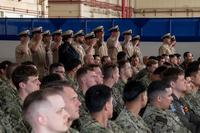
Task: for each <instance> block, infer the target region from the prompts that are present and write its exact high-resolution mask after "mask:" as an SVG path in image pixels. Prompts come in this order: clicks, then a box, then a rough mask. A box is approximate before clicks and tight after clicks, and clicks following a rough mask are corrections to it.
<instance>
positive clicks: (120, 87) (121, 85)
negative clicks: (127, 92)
mask: <svg viewBox="0 0 200 133" xmlns="http://www.w3.org/2000/svg"><path fill="white" fill-rule="evenodd" d="M125 84H126V83H125V82H124V81H123V80H121V79H119V80H118V82H117V83H116V84H115V85H114V88H117V90H119V92H120V95H121V96H122V95H123V91H124V86H125Z"/></svg>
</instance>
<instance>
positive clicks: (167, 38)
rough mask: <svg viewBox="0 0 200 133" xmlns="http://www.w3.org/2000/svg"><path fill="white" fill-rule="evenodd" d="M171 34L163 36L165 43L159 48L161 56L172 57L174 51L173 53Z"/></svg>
mask: <svg viewBox="0 0 200 133" xmlns="http://www.w3.org/2000/svg"><path fill="white" fill-rule="evenodd" d="M171 38H172V36H171V34H170V33H167V34H165V35H163V36H162V38H161V39H162V41H163V44H162V45H161V46H160V48H159V55H160V56H161V55H163V54H167V55H170V54H173V53H172V51H171V44H172V43H171Z"/></svg>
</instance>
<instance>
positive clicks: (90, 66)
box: [87, 64, 101, 70]
mask: <svg viewBox="0 0 200 133" xmlns="http://www.w3.org/2000/svg"><path fill="white" fill-rule="evenodd" d="M87 67H89V68H91V69H92V70H93V69H94V68H97V67H99V68H101V67H100V66H99V65H97V64H88V65H87Z"/></svg>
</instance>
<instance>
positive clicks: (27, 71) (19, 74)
mask: <svg viewBox="0 0 200 133" xmlns="http://www.w3.org/2000/svg"><path fill="white" fill-rule="evenodd" d="M30 76H38V71H37V70H36V69H35V68H34V67H32V66H26V65H20V66H18V67H17V68H16V69H15V70H14V71H13V73H12V81H13V84H14V85H15V87H16V88H17V89H19V83H20V82H27V81H28V78H29V77H30Z"/></svg>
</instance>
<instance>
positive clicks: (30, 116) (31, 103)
mask: <svg viewBox="0 0 200 133" xmlns="http://www.w3.org/2000/svg"><path fill="white" fill-rule="evenodd" d="M57 94H59V93H58V91H57V90H48V91H47V90H45V89H44V90H38V91H34V92H32V93H31V94H30V95H28V96H27V97H26V99H25V101H24V104H23V106H22V112H23V116H24V118H25V120H26V121H27V122H28V123H29V124H30V125H31V126H33V123H35V120H34V119H36V118H35V117H36V115H37V113H38V112H40V110H41V109H44V108H45V107H47V106H50V103H49V102H48V99H47V97H48V96H52V95H57ZM43 113H44V112H43Z"/></svg>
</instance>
